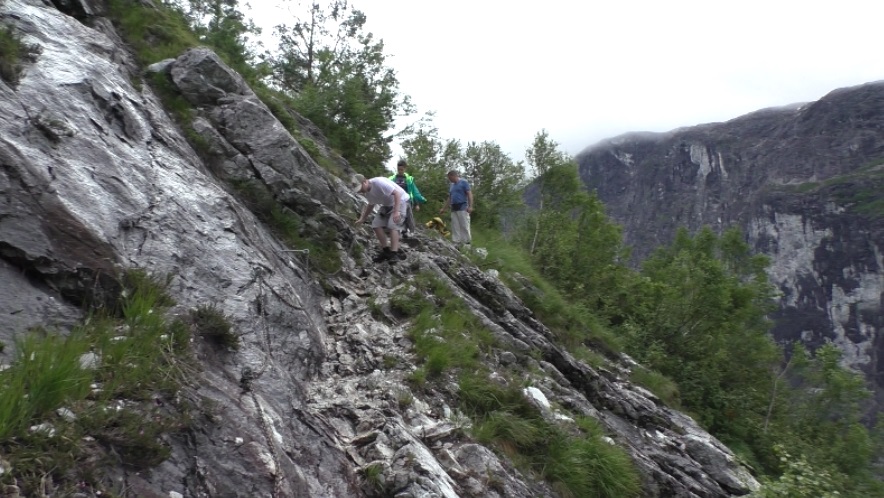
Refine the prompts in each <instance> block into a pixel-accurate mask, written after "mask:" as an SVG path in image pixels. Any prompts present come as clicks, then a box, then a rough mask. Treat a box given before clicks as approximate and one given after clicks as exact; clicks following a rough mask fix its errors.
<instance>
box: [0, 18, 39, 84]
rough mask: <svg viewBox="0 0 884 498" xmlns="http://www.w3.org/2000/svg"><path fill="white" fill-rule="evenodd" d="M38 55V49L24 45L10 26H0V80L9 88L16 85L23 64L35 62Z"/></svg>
mask: <svg viewBox="0 0 884 498" xmlns="http://www.w3.org/2000/svg"><path fill="white" fill-rule="evenodd" d="M39 53H40V49H39V47H38V46H36V45H28V44H27V43H24V42H23V41H22V40H21V38H20V37H19V36H18V35H17V34H16V33H15V31H13V28H12V26H0V78H2V79H3V81H5V82H7V83H9V85H10V86H12V87H15V86H17V85H18V81H19V76H20V75H21V72H22V69H23V68H24V63H25V62H27V61H33V60H35V59H36V56H37V55H38V54H39Z"/></svg>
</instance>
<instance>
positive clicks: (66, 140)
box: [0, 0, 758, 498]
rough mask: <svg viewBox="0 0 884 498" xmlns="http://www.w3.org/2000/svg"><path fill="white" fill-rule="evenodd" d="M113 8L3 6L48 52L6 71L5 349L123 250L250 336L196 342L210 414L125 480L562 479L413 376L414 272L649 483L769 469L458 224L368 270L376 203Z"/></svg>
mask: <svg viewBox="0 0 884 498" xmlns="http://www.w3.org/2000/svg"><path fill="white" fill-rule="evenodd" d="M93 4H94V2H88V3H83V2H67V3H64V5H65V6H67V7H66V10H67V11H68V13H69V14H75V15H76V17H74V16H72V15H68V14H66V13H65V12H62V11H59V10H58V8H56V7H54V6H52V5H50V4H48V3H47V2H44V1H41V0H5V1H4V2H2V5H0V21H2V23H4V24H6V25H11V26H13V27H14V29H15V30H16V32H17V33H19V34H20V35H21V36H22V37H23V40H24V41H25V42H26V43H28V44H32V45H35V46H39V48H40V54H39V56H38V57H36V59H35V60H34V61H33V62H31V63H29V64H28V65H27V66H26V67H25V69H24V71H23V73H22V74H21V77H20V80H19V82H18V84H17V85H16V86H14V87H13V86H11V85H9V84H6V83H4V82H0V115H2V116H3V119H2V121H0V276H2V278H0V316H2V317H3V320H2V322H0V341H2V342H3V343H4V344H5V345H6V348H5V350H4V351H3V352H2V353H0V361H2V362H7V361H9V358H10V357H11V356H12V355H13V354H14V353H15V351H14V347H13V345H14V338H15V337H16V336H17V335H19V334H22V333H24V332H25V331H26V330H28V329H29V328H32V327H37V326H43V327H48V328H52V329H54V330H59V331H61V332H62V333H63V332H64V331H66V330H68V329H70V327H71V325H72V324H73V323H75V322H77V321H79V320H80V319H82V318H83V315H82V313H83V311H82V309H83V308H82V305H83V304H84V303H87V302H90V301H93V300H95V299H100V298H101V294H102V293H105V294H112V293H114V292H119V286H118V284H117V283H116V281H115V278H114V276H115V275H117V274H118V273H119V271H120V270H121V269H125V268H140V269H145V270H147V271H148V272H150V273H152V274H156V275H167V276H169V277H170V278H171V284H170V287H169V293H170V294H171V295H172V297H174V299H175V301H176V303H177V304H176V307H175V308H174V310H173V311H174V312H175V313H179V314H183V313H186V312H187V311H188V310H190V309H193V308H195V307H198V306H202V305H206V304H211V305H214V306H216V307H217V308H218V309H220V310H223V312H224V313H225V315H227V316H228V317H229V318H230V321H231V323H232V325H233V327H234V329H235V330H236V333H237V335H238V336H239V337H240V341H241V346H240V348H239V349H238V350H237V351H235V352H230V354H228V355H217V354H211V352H210V350H209V349H207V347H206V345H204V344H201V343H200V341H199V340H196V341H195V342H194V349H195V352H196V356H197V358H198V359H199V361H200V363H201V365H200V366H201V369H200V374H199V375H200V377H199V378H198V379H194V386H192V387H190V388H189V389H191V390H192V391H193V392H191V393H189V395H191V396H192V397H194V398H198V399H201V400H203V401H204V402H205V403H206V404H207V405H211V407H212V408H211V410H210V411H211V416H210V417H209V416H207V417H204V418H201V419H200V420H199V423H194V425H192V426H191V427H190V428H189V429H188V431H187V434H186V435H185V436H184V437H170V438H168V439H167V440H166V441H165V443H166V444H167V445H169V446H170V447H171V450H172V451H171V455H170V457H169V458H168V459H166V460H165V461H164V462H163V463H161V464H160V465H159V466H157V467H155V468H152V469H150V470H149V471H140V472H135V471H133V470H131V469H127V468H122V467H120V468H109V469H108V470H107V472H108V475H109V476H113V478H114V479H115V481H114V482H115V483H116V484H117V485H118V489H120V490H121V491H120V492H121V493H122V494H125V495H126V496H182V497H199V496H273V497H306V496H310V497H345V496H346V497H353V496H368V495H372V494H373V493H375V492H376V488H372V486H370V485H368V484H367V483H366V480H365V469H367V468H368V467H369V466H374V468H380V469H382V473H381V474H380V475H379V476H376V478H377V479H378V480H379V481H381V482H382V483H383V486H384V489H385V490H387V491H388V492H389V493H391V495H395V496H397V497H402V498H404V497H409V496H410V497H419V496H446V497H455V496H476V497H478V496H482V497H494V496H507V497H526V498H527V497H537V496H557V493H556V492H555V491H554V490H553V489H552V488H551V487H550V486H549V485H548V484H546V483H544V482H542V481H539V480H537V479H536V478H535V477H534V476H532V475H529V474H526V473H525V472H524V471H523V470H520V469H519V467H517V466H515V465H514V464H513V463H512V462H510V461H509V460H508V459H507V458H506V457H505V456H504V455H503V454H502V453H498V452H496V451H494V450H493V449H492V448H489V447H486V446H483V445H481V444H479V443H478V442H476V441H475V440H473V439H471V438H470V437H469V435H468V431H467V430H465V427H466V424H467V422H466V421H465V419H464V417H463V416H461V415H458V412H457V401H456V399H455V398H456V397H455V391H456V388H455V387H453V386H451V387H439V388H431V389H424V390H414V389H413V387H412V384H410V383H409V382H407V378H408V376H409V375H410V374H411V373H412V372H413V371H414V369H415V363H417V360H416V357H415V353H414V350H413V347H412V344H411V342H410V340H409V339H408V337H407V334H406V331H407V330H408V323H404V322H401V321H398V320H390V319H388V318H385V317H383V316H377V315H378V313H377V310H378V309H380V310H381V312H382V314H383V313H384V311H383V310H386V309H388V305H387V303H389V301H390V299H391V296H393V295H395V294H396V293H397V292H402V291H403V289H408V288H410V286H412V285H413V283H412V280H413V277H414V275H415V274H416V273H418V272H429V273H431V274H433V275H435V276H436V277H437V278H438V279H439V280H441V281H442V282H444V283H445V285H446V286H447V287H449V288H450V289H451V291H452V292H453V293H454V294H455V295H456V296H457V297H458V298H459V299H462V300H463V301H464V302H465V303H467V305H468V309H469V310H470V313H472V314H474V315H475V316H476V317H477V318H478V319H480V320H481V322H482V323H483V324H484V326H485V327H487V328H488V329H489V330H491V331H492V333H493V334H494V337H495V344H496V346H494V347H493V349H492V350H491V351H490V352H489V353H486V354H484V356H483V358H482V359H483V362H484V363H485V365H486V367H487V368H489V369H490V370H492V371H503V370H504V369H506V370H508V371H509V372H511V373H513V372H515V373H516V374H518V375H520V376H521V379H522V380H523V381H524V382H526V383H530V385H531V386H532V387H531V388H530V389H526V390H525V395H526V396H530V397H531V399H532V400H534V402H535V403H536V404H537V405H538V406H540V407H542V409H543V410H546V412H548V413H549V414H550V416H552V415H553V414H554V413H555V414H558V415H562V416H561V417H559V416H556V417H554V418H555V420H557V421H558V422H557V423H561V424H568V423H573V421H572V422H569V420H570V419H569V418H568V417H573V416H578V415H579V416H587V417H592V418H594V419H596V420H597V421H598V422H599V423H600V424H601V426H602V427H603V428H604V430H605V431H606V434H607V436H608V437H609V438H610V440H611V442H612V444H616V445H619V446H621V447H622V448H623V449H625V450H626V452H627V453H628V454H629V455H630V456H631V458H632V459H633V461H634V462H635V464H636V466H637V467H638V468H639V469H640V470H641V474H642V476H643V490H644V491H643V495H644V496H649V497H653V496H660V497H663V496H679V497H725V496H737V495H744V494H747V493H749V492H750V491H751V490H752V489H755V488H756V487H757V485H758V484H757V482H756V481H755V479H754V478H753V477H752V475H750V473H749V472H748V471H747V469H746V468H744V467H743V466H741V465H739V464H738V463H737V462H736V461H735V458H734V455H733V454H732V453H731V452H730V451H729V450H728V448H726V447H725V446H723V445H722V444H721V443H720V442H718V441H717V440H716V439H715V438H713V437H712V436H710V435H709V434H707V433H706V432H704V431H703V430H702V429H701V428H700V427H698V426H697V424H696V423H695V422H694V421H693V420H692V419H691V418H689V417H687V416H686V415H684V414H682V413H679V412H677V411H674V410H671V409H669V408H667V407H666V406H664V405H663V403H662V402H661V401H660V400H659V399H657V398H656V397H655V396H654V395H652V394H650V393H649V392H647V391H646V390H644V389H642V388H640V387H637V386H635V385H633V384H631V383H630V382H629V381H628V380H626V379H627V377H628V371H629V369H630V368H637V366H636V365H634V364H632V363H630V362H629V361H628V359H625V358H615V359H609V360H608V361H607V362H606V365H605V366H602V367H592V366H589V365H587V364H585V363H583V362H581V361H578V360H577V359H575V358H574V357H572V356H571V355H570V354H569V353H568V352H567V351H565V350H563V349H562V348H560V347H559V346H557V345H556V342H555V341H554V340H553V338H552V333H551V332H550V331H549V330H548V329H547V328H546V327H545V326H544V325H543V324H542V323H541V322H539V321H538V320H537V319H536V318H535V317H534V314H533V313H532V312H531V310H529V309H528V308H526V307H525V306H524V305H523V304H522V303H521V301H520V300H519V299H518V298H517V297H516V296H515V294H513V292H511V291H510V290H509V289H508V288H507V287H506V286H505V285H504V284H503V283H502V282H501V280H499V279H498V278H497V277H496V276H494V275H493V274H492V273H486V272H482V271H480V270H479V269H478V268H476V267H475V266H474V265H472V264H470V263H469V261H468V260H467V259H465V258H464V257H463V256H462V255H461V254H460V253H458V252H457V251H455V250H454V248H453V247H452V246H451V245H450V244H448V243H447V242H446V241H444V240H442V239H439V238H435V237H432V236H431V235H430V234H423V235H419V237H418V239H417V240H416V241H414V242H411V243H409V248H408V249H409V250H408V257H407V260H406V261H403V262H401V263H400V264H398V265H396V266H387V265H382V266H380V267H367V268H366V267H363V266H362V261H363V258H364V256H358V255H357V253H359V252H360V251H358V250H354V248H356V247H360V248H368V247H370V246H371V243H372V240H371V237H370V234H369V233H368V231H367V230H364V229H363V228H361V227H354V226H353V225H352V220H353V219H355V217H356V215H357V212H358V210H359V208H360V199H358V198H356V197H355V196H354V195H353V194H352V193H351V192H350V191H349V189H347V188H345V184H344V183H345V182H342V181H341V179H339V178H337V177H335V176H333V175H331V174H329V173H328V172H327V171H326V170H324V169H323V168H321V167H320V166H318V165H317V164H316V162H315V161H314V160H313V159H312V158H311V156H310V154H308V153H307V152H306V151H305V150H304V148H303V147H302V146H301V145H300V144H299V142H298V141H297V140H296V139H295V138H293V136H292V135H291V134H290V133H289V131H288V130H287V129H286V128H285V127H284V126H283V125H282V124H280V123H279V121H277V119H276V118H275V117H274V116H273V114H272V113H271V112H270V111H269V110H268V108H267V107H266V106H265V105H264V103H262V102H261V100H259V99H258V98H257V97H256V96H255V94H254V93H253V92H252V90H251V89H250V88H249V87H248V86H247V85H246V84H245V82H244V81H243V79H242V78H240V77H239V75H237V74H236V73H235V72H233V71H231V70H230V69H229V68H228V67H227V66H225V65H224V64H223V63H222V62H221V61H220V60H219V58H218V57H217V56H216V55H215V54H213V53H212V52H211V51H209V50H207V49H202V48H195V49H193V50H190V51H188V52H186V53H184V54H181V56H180V57H178V58H177V59H174V60H168V61H156V64H154V65H153V66H151V68H150V71H149V73H147V74H145V73H141V72H139V71H138V70H137V69H135V65H134V64H133V62H132V59H131V57H130V55H128V50H127V48H126V47H125V46H122V45H121V44H120V42H119V41H118V40H119V37H118V36H117V34H116V33H115V32H114V31H113V27H112V26H111V24H110V23H109V22H107V21H106V20H105V19H103V18H102V17H101V12H103V10H102V9H101V6H98V5H93ZM87 11H88V12H87ZM87 14H88V15H87ZM153 77H161V78H167V82H168V83H169V84H170V85H171V86H172V87H173V88H174V89H176V91H177V92H179V93H180V95H181V96H182V97H183V98H185V99H187V101H189V102H190V104H191V105H192V106H193V107H194V109H195V113H196V116H195V118H194V120H193V122H192V123H190V124H189V125H188V126H190V127H191V128H192V129H191V130H190V131H189V132H190V133H195V134H196V135H197V136H198V137H199V138H198V140H196V142H198V143H199V149H200V150H199V152H197V151H196V150H194V148H193V147H192V146H191V142H189V141H188V140H187V139H185V137H184V135H183V134H182V132H181V129H180V128H179V125H178V124H176V123H175V122H174V121H173V120H172V119H171V118H170V116H169V114H168V113H167V112H166V110H164V108H163V106H162V105H161V102H160V99H159V98H158V96H157V95H156V94H155V93H154V91H153V90H152V88H151V86H150V85H148V84H145V83H143V80H147V79H149V78H153ZM305 133H309V131H305ZM192 141H193V140H192ZM338 166H339V168H340V170H341V171H343V172H344V175H345V176H346V175H348V174H350V173H352V170H351V169H350V168H349V166H348V165H347V164H346V163H343V162H342V163H339V164H338ZM243 182H246V183H248V184H249V185H251V187H250V188H257V189H259V190H260V192H259V194H260V195H264V196H268V197H269V198H272V199H273V200H274V202H277V203H279V204H280V205H281V206H284V209H287V210H290V212H292V213H295V214H296V215H297V216H298V217H299V219H301V220H303V223H302V226H300V227H299V230H300V232H301V235H302V236H303V237H306V238H311V239H317V240H321V241H323V243H326V244H328V245H329V246H330V247H334V248H335V249H336V250H337V252H338V253H339V255H340V258H341V261H340V263H341V265H342V267H341V269H340V270H338V271H335V272H331V273H326V272H323V271H321V270H320V269H319V268H317V267H316V265H315V264H313V260H312V259H311V258H312V257H313V256H314V255H313V254H311V253H309V252H307V251H303V250H301V249H302V248H299V247H295V248H292V247H288V246H285V245H283V243H282V242H281V241H280V240H279V239H278V238H277V237H276V236H275V235H274V233H273V232H272V231H271V230H270V229H269V228H268V227H267V226H266V225H265V224H264V223H262V222H261V221H260V218H259V217H258V216H256V214H255V213H254V212H253V211H252V210H250V209H249V206H250V205H249V204H248V203H244V202H243V200H242V198H241V195H240V194H241V192H240V191H238V190H237V188H236V185H241V184H242V183H243ZM387 358H394V359H395V360H396V361H392V362H391V361H387ZM406 395H407V396H408V397H409V399H410V400H411V401H410V402H409V403H407V404H405V403H401V402H398V401H397V400H398V399H401V398H402V397H403V396H406ZM553 407H555V408H553ZM375 484H376V483H375Z"/></svg>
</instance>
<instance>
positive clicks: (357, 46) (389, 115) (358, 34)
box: [272, 0, 413, 175]
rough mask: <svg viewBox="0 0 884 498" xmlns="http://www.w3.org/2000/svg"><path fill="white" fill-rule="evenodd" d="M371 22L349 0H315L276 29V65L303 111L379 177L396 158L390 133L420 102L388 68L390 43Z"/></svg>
mask: <svg viewBox="0 0 884 498" xmlns="http://www.w3.org/2000/svg"><path fill="white" fill-rule="evenodd" d="M365 22H366V16H365V14H363V13H362V12H361V11H359V10H355V9H352V8H351V7H350V5H349V3H348V2H347V1H346V0H333V1H331V2H330V3H329V4H328V5H326V6H323V5H322V4H320V3H319V2H312V3H310V7H309V10H308V12H307V13H306V14H305V15H303V16H302V17H299V18H298V17H296V18H295V21H294V22H293V23H292V24H290V25H285V24H283V25H279V26H277V28H276V34H277V36H278V37H279V53H278V54H277V55H276V56H274V57H273V58H272V65H273V68H274V71H273V76H274V83H275V84H276V85H278V86H279V87H280V88H281V89H283V91H285V92H286V93H287V94H289V95H290V96H292V97H293V98H294V101H295V105H296V107H297V108H298V111H299V112H301V114H303V115H304V116H305V117H307V118H308V119H310V120H311V121H312V122H313V123H315V124H316V125H317V126H319V127H320V129H322V130H323V131H324V132H325V134H326V137H327V138H328V140H329V142H330V143H331V144H332V146H333V147H335V148H337V149H338V150H339V152H340V153H341V155H343V156H344V157H345V158H347V159H348V160H349V161H350V162H351V163H354V164H357V165H359V169H360V170H362V171H363V172H364V173H365V174H367V175H372V174H381V173H382V172H383V171H384V169H383V163H384V162H385V161H386V160H387V159H389V158H390V156H391V155H392V153H391V149H390V144H389V142H390V140H392V137H391V136H387V135H385V134H386V133H387V132H388V131H389V130H391V129H392V127H393V122H394V120H395V118H396V117H397V116H398V115H400V114H410V113H412V112H413V106H412V104H411V101H410V98H409V97H408V96H404V95H402V94H401V93H400V92H399V81H398V79H397V78H396V73H395V72H394V71H393V69H391V68H389V67H388V66H386V56H385V55H384V43H383V41H376V40H375V39H374V35H372V34H371V33H365V32H364V26H365Z"/></svg>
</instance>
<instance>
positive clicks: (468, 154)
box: [462, 142, 525, 228]
mask: <svg viewBox="0 0 884 498" xmlns="http://www.w3.org/2000/svg"><path fill="white" fill-rule="evenodd" d="M463 156H464V161H463V162H464V170H463V173H462V174H463V175H464V176H465V177H466V178H468V179H469V181H470V182H471V188H472V189H473V196H474V198H475V199H476V202H478V203H481V206H482V207H481V208H480V209H478V210H477V211H476V215H475V217H476V218H477V221H479V223H478V224H479V225H483V226H487V227H495V228H496V227H497V226H498V225H499V214H500V213H502V212H503V211H505V210H508V209H512V208H514V207H516V206H518V205H520V204H521V189H522V188H523V186H524V181H525V169H524V167H523V166H522V163H514V162H513V160H512V159H510V157H509V156H508V155H506V154H505V153H504V152H503V151H502V150H501V149H500V145H498V144H496V143H494V142H481V143H476V142H470V143H468V144H467V146H466V150H464V153H463Z"/></svg>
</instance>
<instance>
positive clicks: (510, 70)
mask: <svg viewBox="0 0 884 498" xmlns="http://www.w3.org/2000/svg"><path fill="white" fill-rule="evenodd" d="M261 1H262V2H266V6H264V7H262V9H260V11H261V12H265V13H268V12H269V13H270V15H266V14H265V15H264V16H261V17H259V16H257V15H256V16H255V19H256V21H257V22H258V23H259V24H261V25H263V26H265V30H266V31H268V32H269V31H270V29H269V28H266V27H267V26H273V25H274V24H277V23H279V22H280V21H281V20H283V19H285V16H284V15H281V14H280V12H281V11H280V10H279V9H276V8H273V7H269V6H270V5H273V4H272V2H267V0H261ZM352 5H353V6H354V7H355V8H357V9H360V10H362V11H363V12H364V13H365V14H366V16H367V17H368V22H367V26H366V27H367V30H368V31H371V32H373V33H374V34H375V36H376V37H379V38H382V39H383V40H384V42H385V48H386V53H387V54H388V55H389V56H390V57H389V60H388V62H389V64H390V66H392V67H393V68H394V69H395V70H396V71H397V75H398V78H399V81H400V89H401V90H402V91H403V92H404V93H406V94H408V95H410V96H411V97H412V99H413V101H414V102H415V103H416V104H417V105H418V107H419V110H421V111H435V113H436V118H435V120H434V121H435V124H436V125H437V127H438V128H439V131H440V134H441V135H442V136H443V138H457V139H460V140H462V141H464V142H466V141H471V140H476V141H482V140H488V141H495V142H497V143H499V144H500V145H501V147H502V148H503V149H504V150H505V151H506V152H507V153H509V154H510V155H511V157H513V159H515V160H520V159H522V157H523V153H524V150H525V149H526V148H527V147H528V146H529V145H530V144H531V141H532V140H533V137H534V135H535V133H537V132H538V131H540V130H541V129H546V130H548V131H549V133H550V136H551V138H552V139H553V140H556V141H557V142H559V143H561V144H562V148H563V149H564V150H566V151H567V152H569V153H571V154H576V153H577V152H579V151H580V150H582V149H583V148H584V147H586V146H588V145H591V144H593V143H595V142H597V141H599V140H602V139H604V138H608V137H612V136H614V135H618V134H620V133H625V132H628V131H668V130H670V129H673V128H678V127H682V126H692V125H696V124H700V123H705V122H711V121H725V120H728V119H731V118H735V117H737V116H739V115H742V114H746V113H748V112H752V111H755V110H757V109H761V108H764V107H772V106H780V105H786V104H790V103H794V102H804V101H811V100H817V99H819V98H821V97H822V96H823V95H825V94H826V93H828V92H830V91H832V90H834V89H836V88H840V87H844V86H853V85H858V84H862V83H866V82H869V81H876V80H881V79H884V58H882V57H881V56H880V46H881V35H880V29H881V19H884V3H881V2H873V1H871V0H843V1H839V2H807V1H802V2H799V1H794V0H766V1H760V0H745V1H740V2H727V3H724V2H710V1H708V0H706V1H691V0H673V1H669V2H661V1H659V0H633V1H620V2H613V1H612V2H606V3H601V2H575V1H573V0H546V1H543V2H537V1H531V2H513V1H500V0H472V1H465V0H448V1H446V2H418V1H414V0H411V1H403V0H354V1H353V2H352ZM256 12H259V11H256Z"/></svg>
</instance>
